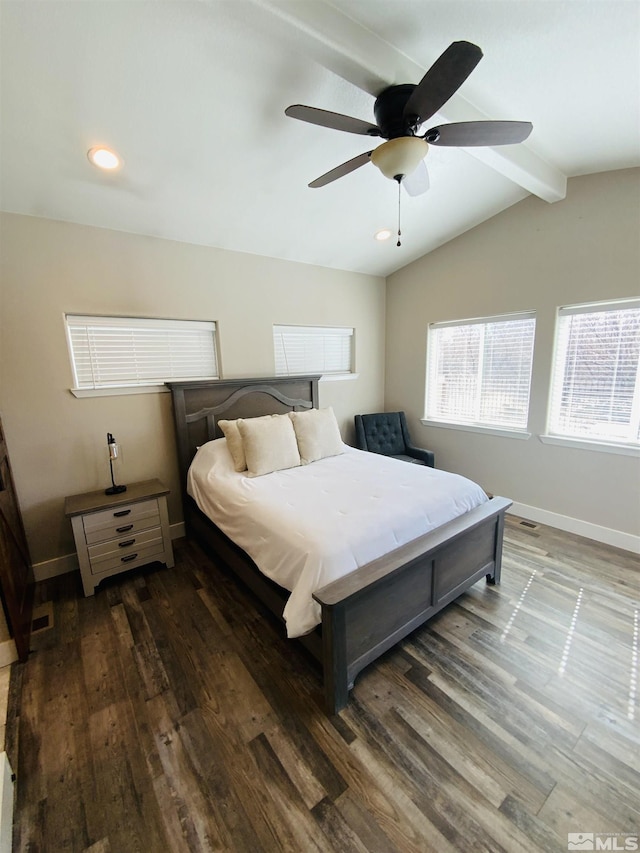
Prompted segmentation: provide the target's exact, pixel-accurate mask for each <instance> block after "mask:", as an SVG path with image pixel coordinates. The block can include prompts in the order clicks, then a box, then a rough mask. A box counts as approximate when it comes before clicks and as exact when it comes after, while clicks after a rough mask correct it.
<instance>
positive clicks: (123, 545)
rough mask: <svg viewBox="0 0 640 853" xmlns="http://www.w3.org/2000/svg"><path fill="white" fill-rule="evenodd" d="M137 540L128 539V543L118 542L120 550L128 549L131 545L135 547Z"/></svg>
mask: <svg viewBox="0 0 640 853" xmlns="http://www.w3.org/2000/svg"><path fill="white" fill-rule="evenodd" d="M135 541H136V540H135V539H127V540H126V542H118V548H128V547H129V545H133V543H134V542H135Z"/></svg>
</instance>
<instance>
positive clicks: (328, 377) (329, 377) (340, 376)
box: [320, 373, 360, 382]
mask: <svg viewBox="0 0 640 853" xmlns="http://www.w3.org/2000/svg"><path fill="white" fill-rule="evenodd" d="M359 376H360V374H359V373H323V374H322V376H321V377H320V382H336V381H338V380H344V379H357V378H358V377H359Z"/></svg>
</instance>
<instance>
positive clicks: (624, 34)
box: [0, 0, 640, 276]
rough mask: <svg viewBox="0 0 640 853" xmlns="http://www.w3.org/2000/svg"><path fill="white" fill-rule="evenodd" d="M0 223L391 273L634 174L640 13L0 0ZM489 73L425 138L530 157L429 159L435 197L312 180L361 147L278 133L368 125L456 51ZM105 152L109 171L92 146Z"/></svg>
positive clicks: (615, 7) (431, 1)
mask: <svg viewBox="0 0 640 853" xmlns="http://www.w3.org/2000/svg"><path fill="white" fill-rule="evenodd" d="M0 15H1V17H0V26H1V32H0V34H1V39H2V41H1V63H2V64H1V101H0V120H1V125H0V134H1V135H0V160H1V163H0V165H1V173H0V181H1V183H0V205H1V207H2V209H3V210H8V211H13V212H17V213H24V214H28V215H34V216H44V217H49V218H52V219H60V220H67V221H70V222H78V223H84V224H88V225H95V226H100V227H105V228H114V229H117V230H122V231H130V232H134V233H138V234H147V235H153V236H157V237H164V238H169V239H173V240H180V241H185V242H189V243H196V244H202V245H207V246H217V247H221V248H225V249H232V250H237V251H241V252H250V253H255V254H260V255H268V256H272V257H278V258H286V259H289V260H295V261H302V262H305V263H313V264H319V265H322V266H329V267H336V268H340V269H348V270H356V271H361V272H366V273H372V274H376V275H383V276H384V275H388V274H389V273H391V272H393V271H394V270H396V269H398V268H400V267H402V266H404V265H405V264H407V263H409V262H410V261H412V260H414V259H415V258H417V257H419V256H421V255H423V254H425V253H426V252H429V251H431V250H432V249H434V248H436V247H437V246H439V245H441V244H442V243H444V242H446V241H447V240H450V239H452V238H453V237H455V236H456V235H458V234H461V233H462V232H464V231H466V230H468V229H469V228H472V227H473V226H475V225H477V224H478V223H480V222H482V221H484V220H485V219H487V218H489V217H491V216H493V215H495V214H496V213H498V212H499V211H501V210H504V209H505V208H507V207H509V206H510V205H512V204H514V203H516V202H518V201H519V200H521V199H522V198H524V197H526V196H527V195H528V194H530V193H533V194H535V195H538V196H539V197H540V198H542V199H544V200H545V201H546V202H549V203H552V202H553V201H555V200H558V199H560V198H562V197H563V196H564V193H565V191H566V178H567V177H572V176H574V175H582V174H588V173H592V172H601V171H606V170H610V169H619V168H627V167H630V166H638V165H640V47H639V45H640V4H639V3H638V2H636V0H611V2H610V0H568V1H567V2H560V0H333V2H331V3H329V2H324V0H170V2H166V0H165V2H160V0H124V1H123V0H70V2H58V0H43V2H37V0H0ZM461 39H464V40H467V41H471V42H473V43H475V44H477V45H479V46H480V47H481V48H482V50H483V53H484V58H483V59H482V61H481V62H480V64H479V65H478V66H477V68H476V69H475V70H474V72H473V73H472V74H471V76H470V77H469V78H468V80H467V81H466V82H465V83H464V84H463V86H462V87H461V89H460V90H459V91H458V92H457V93H456V95H454V97H453V98H452V99H451V100H450V101H449V102H448V103H447V104H446V105H445V106H444V107H443V109H442V111H441V112H440V113H438V114H437V115H436V116H434V118H433V119H432V120H430V121H429V123H428V125H425V127H426V126H432V125H435V124H438V123H442V122H447V121H463V120H475V119H478V118H491V119H509V120H524V121H531V122H533V126H534V129H533V133H532V134H531V136H530V137H529V139H528V140H527V142H526V143H523V144H521V145H515V146H506V147H504V148H494V149H466V150H462V149H455V148H449V149H447V148H436V147H433V146H432V147H431V148H430V150H429V154H428V156H427V159H426V163H427V166H428V170H429V176H430V182H431V188H430V190H429V191H428V192H427V193H426V194H425V195H423V196H419V197H416V198H411V197H410V196H408V195H407V194H405V193H404V192H403V194H402V232H403V245H402V247H401V248H397V247H396V246H395V240H393V239H392V240H389V241H387V243H378V242H376V241H375V240H374V239H373V234H374V232H375V231H376V230H377V229H379V228H380V227H382V226H389V227H391V228H392V229H395V228H396V227H397V226H396V217H397V206H398V205H397V186H396V184H395V183H394V182H393V181H390V180H388V179H387V178H384V177H383V176H382V175H381V174H380V173H379V172H378V170H377V169H376V168H375V167H374V166H373V165H372V164H367V165H366V166H364V167H363V168H361V169H359V170H357V171H356V172H353V173H351V174H349V175H347V176H345V177H343V178H342V179H340V180H338V181H336V182H335V183H332V184H330V185H328V186H326V187H323V188H321V189H314V190H312V189H309V188H308V187H307V184H308V183H309V181H311V180H313V179H314V178H316V177H318V176H319V175H321V174H323V173H324V172H326V171H327V170H329V169H331V168H333V167H334V166H337V165H338V164H340V163H342V162H343V161H345V160H348V159H350V158H352V157H354V156H355V155H357V154H360V153H361V152H363V151H366V150H368V148H369V147H370V145H371V142H370V140H369V139H367V138H366V137H362V136H357V135H353V134H348V133H341V132H338V131H333V130H329V129H326V128H321V127H316V126H314V125H311V124H307V123H304V122H300V121H295V120H292V119H290V118H287V117H286V116H285V115H284V109H285V107H287V106H288V105H289V104H295V103H302V104H308V105H311V106H316V107H321V108H323V109H328V110H333V111H335V112H341V113H346V114H348V115H353V116H356V117H358V118H363V119H365V120H368V121H373V120H374V119H373V112H372V110H373V101H374V97H375V95H376V94H378V93H379V92H380V91H381V90H382V89H383V88H384V87H385V86H386V85H389V84H394V83H403V82H413V83H417V82H418V81H419V80H420V79H421V77H422V75H423V74H424V72H425V71H426V70H427V69H428V68H429V67H430V65H431V64H432V63H433V62H434V61H435V60H436V59H437V57H438V56H439V55H440V54H441V53H442V51H443V50H444V49H445V48H446V47H447V46H448V45H449V44H450V43H451V42H453V41H457V40H461ZM96 144H104V145H108V146H111V147H113V148H114V149H115V150H116V151H118V152H119V154H120V155H121V156H122V157H123V158H124V167H123V168H122V169H121V170H120V171H119V172H118V173H117V174H107V173H103V172H100V171H98V170H97V169H96V168H95V167H93V166H91V165H90V164H89V162H88V160H87V158H86V152H87V150H88V149H89V148H90V147H92V146H93V145H96Z"/></svg>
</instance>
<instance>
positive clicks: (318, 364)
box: [273, 326, 353, 376]
mask: <svg viewBox="0 0 640 853" xmlns="http://www.w3.org/2000/svg"><path fill="white" fill-rule="evenodd" d="M273 348H274V353H275V370H276V376H295V375H298V374H305V373H323V374H327V373H332V374H339V373H350V372H351V371H352V369H353V329H347V328H345V329H342V328H328V327H318V326H274V327H273Z"/></svg>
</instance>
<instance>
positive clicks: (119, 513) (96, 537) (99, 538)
mask: <svg viewBox="0 0 640 853" xmlns="http://www.w3.org/2000/svg"><path fill="white" fill-rule="evenodd" d="M83 524H84V533H85V538H86V541H87V544H88V545H92V544H93V543H94V542H103V541H104V540H105V539H115V538H119V537H121V536H125V535H126V534H127V533H133V532H136V531H138V530H145V529H146V528H148V527H157V526H158V525H159V524H160V511H159V509H158V501H157V499H156V498H153V499H152V500H148V501H139V502H138V503H134V504H129V505H128V506H123V507H118V508H114V509H107V510H103V511H102V512H94V513H91V515H85V517H84V519H83Z"/></svg>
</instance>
